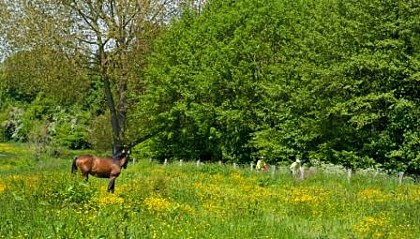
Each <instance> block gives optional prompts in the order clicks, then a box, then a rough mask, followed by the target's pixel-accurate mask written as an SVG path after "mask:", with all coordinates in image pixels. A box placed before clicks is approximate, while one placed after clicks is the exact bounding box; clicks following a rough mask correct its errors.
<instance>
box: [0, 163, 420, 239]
mask: <svg viewBox="0 0 420 239" xmlns="http://www.w3.org/2000/svg"><path fill="white" fill-rule="evenodd" d="M0 160H3V159H0ZM15 160H20V157H16V158H15ZM23 160H24V161H26V160H27V159H25V158H23ZM70 163H71V159H70V158H68V159H45V160H42V161H39V162H36V163H34V164H32V165H30V167H28V168H26V169H25V167H23V166H19V164H17V165H16V164H15V165H12V166H10V167H5V166H0V177H1V181H0V203H1V204H0V205H1V206H0V238H420V213H419V212H420V185H418V184H415V183H412V182H408V183H404V184H403V185H401V186H399V185H398V184H397V183H396V180H395V179H393V178H389V177H385V176H376V177H374V176H373V175H369V174H368V175H362V174H359V175H358V174H356V175H355V176H354V177H353V178H352V180H351V181H350V182H348V181H347V179H346V178H345V177H344V176H340V175H334V174H330V173H328V172H325V171H322V170H318V172H317V174H316V175H312V176H311V177H309V178H307V179H305V180H303V181H300V180H296V179H295V178H292V177H291V176H290V175H288V174H287V172H284V171H279V172H277V173H276V174H274V175H272V174H270V173H263V172H260V173H257V172H251V171H250V170H249V169H248V168H247V169H233V167H227V166H222V165H216V164H215V165H202V166H200V167H197V166H196V165H195V164H189V163H184V164H183V165H182V166H180V165H177V164H172V165H167V166H163V165H161V164H157V163H151V162H149V161H138V162H137V163H136V164H131V165H129V167H128V169H127V170H124V171H123V173H122V175H121V176H120V177H119V178H118V179H117V182H116V193H115V194H108V193H106V186H107V181H106V180H104V179H97V178H93V177H92V178H90V180H89V182H87V183H86V182H84V181H83V179H82V177H81V176H80V175H76V176H75V175H71V174H70Z"/></svg>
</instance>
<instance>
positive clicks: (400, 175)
mask: <svg viewBox="0 0 420 239" xmlns="http://www.w3.org/2000/svg"><path fill="white" fill-rule="evenodd" d="M403 179H404V172H398V185H401V184H402V183H403Z"/></svg>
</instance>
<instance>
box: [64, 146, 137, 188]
mask: <svg viewBox="0 0 420 239" xmlns="http://www.w3.org/2000/svg"><path fill="white" fill-rule="evenodd" d="M129 154H130V151H129V150H125V149H124V150H123V151H122V152H121V153H120V154H119V155H117V156H116V157H115V158H111V157H105V158H99V157H96V156H92V155H82V156H76V157H74V159H73V164H72V166H71V172H72V173H75V172H76V171H77V169H79V170H80V172H81V173H82V175H83V176H84V177H85V179H86V181H88V178H89V174H90V175H92V176H95V177H98V178H109V184H108V190H107V191H108V192H111V193H113V192H114V188H115V179H116V178H117V177H118V176H119V175H120V173H121V168H127V163H128V156H129Z"/></svg>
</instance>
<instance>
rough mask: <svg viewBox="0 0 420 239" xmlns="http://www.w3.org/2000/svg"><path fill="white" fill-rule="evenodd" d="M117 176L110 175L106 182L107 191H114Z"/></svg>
mask: <svg viewBox="0 0 420 239" xmlns="http://www.w3.org/2000/svg"><path fill="white" fill-rule="evenodd" d="M116 178H117V177H113V176H111V177H110V178H109V184H108V192H111V193H114V188H115V179H116Z"/></svg>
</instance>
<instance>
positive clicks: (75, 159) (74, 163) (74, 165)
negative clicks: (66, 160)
mask: <svg viewBox="0 0 420 239" xmlns="http://www.w3.org/2000/svg"><path fill="white" fill-rule="evenodd" d="M76 161H77V156H76V157H74V158H73V163H72V164H71V173H75V172H76V171H77V165H76Z"/></svg>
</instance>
